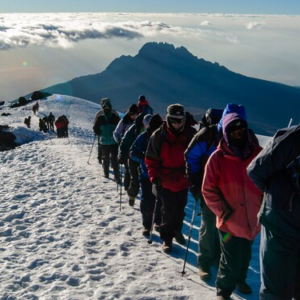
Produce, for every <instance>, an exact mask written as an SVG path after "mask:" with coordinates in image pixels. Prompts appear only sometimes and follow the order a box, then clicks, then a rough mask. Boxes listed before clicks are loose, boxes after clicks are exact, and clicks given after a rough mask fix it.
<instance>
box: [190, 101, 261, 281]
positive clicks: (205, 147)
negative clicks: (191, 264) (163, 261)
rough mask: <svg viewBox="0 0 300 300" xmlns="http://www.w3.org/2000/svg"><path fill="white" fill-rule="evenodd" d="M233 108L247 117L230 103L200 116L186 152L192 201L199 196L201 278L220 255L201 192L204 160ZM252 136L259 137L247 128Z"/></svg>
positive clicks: (213, 218) (211, 217) (212, 216)
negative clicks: (197, 127) (195, 132)
mask: <svg viewBox="0 0 300 300" xmlns="http://www.w3.org/2000/svg"><path fill="white" fill-rule="evenodd" d="M232 112H236V113H238V114H239V115H240V116H241V117H242V118H243V119H245V120H247V117H246V110H245V107H244V106H243V105H237V104H234V103H229V104H227V105H226V107H225V109H224V110H222V109H212V108H209V109H208V110H207V111H206V113H205V114H204V115H203V117H202V120H201V122H200V123H201V129H200V130H199V131H198V132H197V134H196V135H195V136H194V137H193V139H192V141H191V143H190V144H189V146H188V148H187V150H186V152H185V159H186V167H187V177H188V180H189V181H190V183H191V187H190V192H191V194H192V195H193V197H194V199H195V201H198V200H200V207H201V224H200V229H199V248H198V251H199V252H198V266H199V276H200V278H201V279H202V280H209V279H210V278H211V270H210V267H211V266H216V267H218V266H219V260H220V255H221V249H220V241H219V232H218V230H217V228H216V215H215V214H214V213H213V212H212V211H211V210H210V209H209V208H208V207H207V205H206V203H205V201H204V199H203V195H202V193H201V187H202V181H203V175H204V168H205V164H206V162H207V160H208V158H209V156H210V155H211V154H212V153H213V152H214V151H215V150H216V148H217V145H218V143H219V141H220V139H221V137H222V135H223V134H222V123H223V119H224V117H225V116H226V115H227V114H229V113H232ZM249 132H250V136H251V137H252V138H253V140H256V143H257V144H258V140H257V138H256V137H255V135H254V133H253V132H252V131H251V130H250V129H249Z"/></svg>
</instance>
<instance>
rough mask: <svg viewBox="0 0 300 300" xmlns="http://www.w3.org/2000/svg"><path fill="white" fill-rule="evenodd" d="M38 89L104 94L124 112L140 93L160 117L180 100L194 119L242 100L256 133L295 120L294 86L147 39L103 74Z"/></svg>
mask: <svg viewBox="0 0 300 300" xmlns="http://www.w3.org/2000/svg"><path fill="white" fill-rule="evenodd" d="M43 91H44V92H48V93H56V94H65V95H70V96H75V97H79V98H83V99H87V100H90V101H93V102H97V103H99V100H100V99H101V98H103V97H109V98H111V100H112V103H113V105H114V108H116V109H117V110H120V111H126V109H127V108H128V107H129V105H130V104H131V103H135V102H137V98H138V96H139V95H140V94H144V95H146V97H147V99H148V100H149V102H150V104H151V106H152V107H153V108H154V110H155V112H159V113H161V114H162V116H163V117H164V116H165V113H166V107H167V105H169V104H171V103H181V104H183V105H184V106H185V107H186V109H187V110H188V111H190V112H191V113H193V114H194V116H195V117H196V118H197V119H198V120H199V119H200V117H201V116H202V114H203V113H204V112H205V111H206V110H207V109H208V108H209V107H213V108H224V107H225V106H226V104H227V103H231V102H232V103H238V104H244V105H245V107H246V110H247V114H248V120H249V123H250V126H251V128H252V129H253V130H254V131H255V132H257V133H260V134H273V133H274V132H275V131H276V130H277V129H278V128H280V127H285V126H287V124H288V123H289V120H290V118H293V119H294V120H295V121H296V122H299V119H300V116H299V111H300V90H299V89H298V88H295V87H291V86H287V85H284V84H280V83H275V82H270V81H266V80H260V79H255V78H250V77H246V76H243V75H240V74H237V73H234V72H231V71H230V70H228V69H226V68H225V67H223V66H220V65H219V64H218V63H211V62H208V61H205V60H204V59H199V58H197V57H196V56H194V55H192V54H191V53H190V52H189V51H188V50H187V49H186V48H184V47H179V48H175V47H174V46H173V45H170V44H167V43H154V42H153V43H147V44H145V45H144V46H143V47H142V48H141V49H140V51H139V53H138V54H137V55H136V56H134V57H132V56H121V57H119V58H117V59H115V60H114V61H113V62H112V63H111V64H110V65H109V66H108V67H107V69H106V70H105V71H103V72H102V73H99V74H95V75H88V76H82V77H78V78H74V79H73V80H71V81H68V82H65V83H61V84H57V85H54V86H51V87H48V88H45V89H44V90H43Z"/></svg>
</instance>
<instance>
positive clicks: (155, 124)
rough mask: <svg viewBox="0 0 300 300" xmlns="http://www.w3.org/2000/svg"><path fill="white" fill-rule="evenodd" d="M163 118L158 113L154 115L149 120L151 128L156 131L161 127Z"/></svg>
mask: <svg viewBox="0 0 300 300" xmlns="http://www.w3.org/2000/svg"><path fill="white" fill-rule="evenodd" d="M163 122H164V121H163V119H162V117H161V116H160V115H159V114H156V115H154V116H152V118H151V119H150V121H149V127H150V128H151V130H153V131H155V130H156V129H157V128H159V127H160V126H161V125H162V123H163Z"/></svg>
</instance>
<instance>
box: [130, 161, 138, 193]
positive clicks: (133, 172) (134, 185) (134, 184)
mask: <svg viewBox="0 0 300 300" xmlns="http://www.w3.org/2000/svg"><path fill="white" fill-rule="evenodd" d="M128 164H129V173H130V183H129V187H128V189H127V194H128V196H133V197H136V196H137V194H138V193H139V190H140V180H139V166H140V164H139V163H138V162H136V161H134V160H132V159H131V158H129V159H128Z"/></svg>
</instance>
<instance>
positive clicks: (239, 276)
mask: <svg viewBox="0 0 300 300" xmlns="http://www.w3.org/2000/svg"><path fill="white" fill-rule="evenodd" d="M260 151H261V147H260V146H258V145H257V144H254V143H253V139H251V138H250V136H249V130H248V124H247V122H246V121H245V120H244V119H242V118H241V117H240V116H239V115H238V114H236V113H230V114H228V115H227V116H226V117H225V118H224V120H223V138H222V139H221V140H220V142H219V145H218V147H217V149H216V151H215V152H214V153H213V154H212V155H211V156H210V158H209V160H208V162H207V164H206V167H205V174H204V179H203V184H202V193H203V196H204V200H205V202H206V204H207V206H208V207H209V208H210V209H211V210H212V212H213V213H214V214H215V215H216V217H217V224H216V225H217V228H218V230H219V236H220V244H221V259H220V264H219V269H218V274H217V279H216V288H217V299H219V300H222V299H223V300H224V299H230V295H231V294H232V292H233V290H234V289H235V288H236V286H237V288H238V290H239V291H240V292H241V293H244V294H250V293H251V292H252V289H251V287H250V286H249V285H248V284H247V283H246V277H247V270H248V266H249V263H250V260H251V246H252V243H253V240H254V239H255V237H256V236H257V234H258V233H259V231H260V225H259V223H258V221H257V214H258V212H259V209H260V205H261V198H262V193H261V192H260V190H259V189H258V188H257V187H256V186H255V185H254V184H253V183H252V181H251V180H250V178H249V177H248V175H247V171H246V168H247V166H248V165H249V164H250V162H251V161H252V159H253V158H254V157H255V156H256V155H257V154H258V153H259V152H260Z"/></svg>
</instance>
